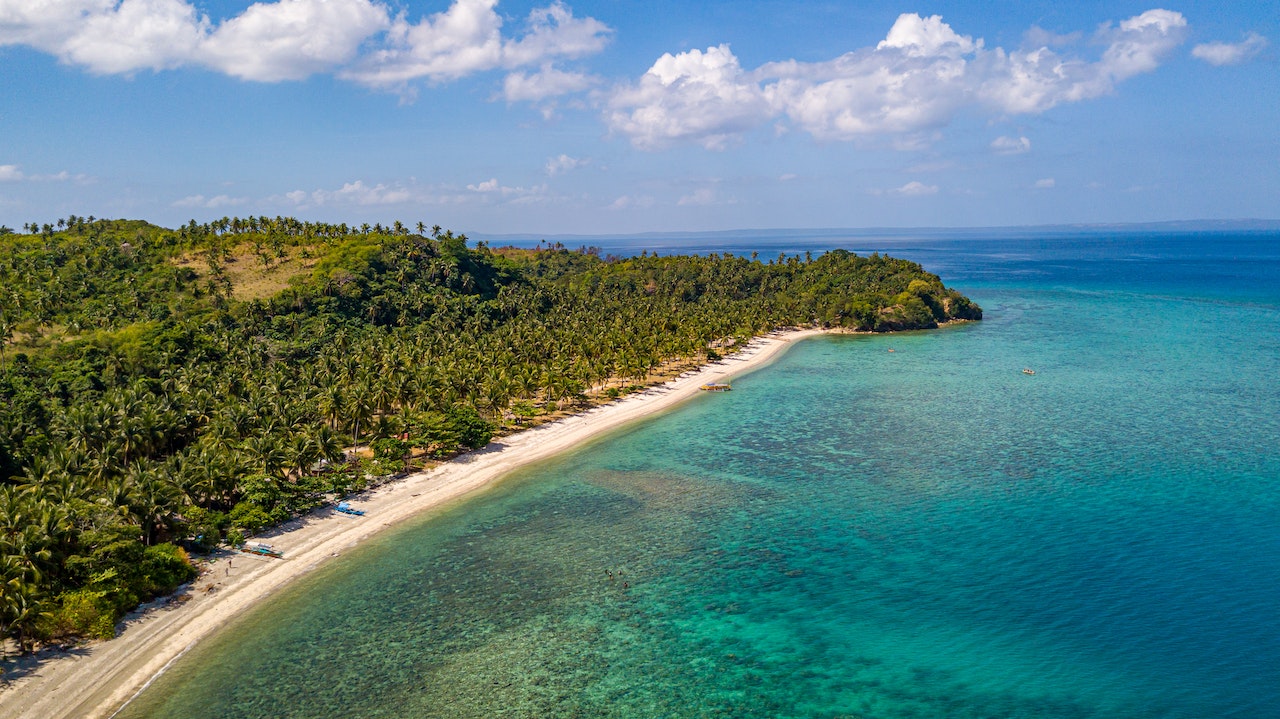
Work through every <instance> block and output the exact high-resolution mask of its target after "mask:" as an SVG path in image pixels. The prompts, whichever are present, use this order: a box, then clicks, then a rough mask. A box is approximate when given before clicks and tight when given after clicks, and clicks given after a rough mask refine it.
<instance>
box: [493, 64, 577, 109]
mask: <svg viewBox="0 0 1280 719" xmlns="http://www.w3.org/2000/svg"><path fill="white" fill-rule="evenodd" d="M595 83H596V80H595V79H594V78H592V77H589V76H587V75H585V74H582V73H577V72H564V71H561V70H557V69H556V68H554V67H551V65H550V64H547V65H544V66H543V67H542V69H540V70H539V71H537V72H534V73H528V74H526V73H524V72H513V73H511V74H509V75H507V77H506V78H505V79H504V80H503V81H502V96H503V98H504V99H506V101H507V102H541V101H543V100H546V99H548V98H552V97H559V96H561V95H567V94H569V93H572V92H580V91H582V90H586V89H587V88H589V87H591V86H592V85H593V84H595Z"/></svg>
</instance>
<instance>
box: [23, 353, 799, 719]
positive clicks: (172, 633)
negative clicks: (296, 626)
mask: <svg viewBox="0 0 1280 719" xmlns="http://www.w3.org/2000/svg"><path fill="white" fill-rule="evenodd" d="M818 334H823V331H822V330H791V331H786V332H778V333H774V334H772V335H768V336H764V337H758V338H756V339H754V340H752V342H751V343H749V344H748V345H747V347H746V348H745V349H743V350H742V351H740V352H738V353H736V354H733V355H730V356H728V357H726V358H725V359H724V360H721V361H719V362H716V363H713V364H709V365H705V366H703V367H702V368H700V369H699V370H697V371H696V372H693V373H690V374H686V375H683V376H681V377H678V378H676V379H674V380H671V381H668V382H666V383H664V384H661V385H656V386H654V387H651V388H649V389H648V390H646V391H644V392H641V393H638V394H636V395H631V396H629V397H626V398H624V399H622V400H619V401H617V402H614V403H612V404H608V405H604V406H601V407H597V408H595V409H592V410H589V411H587V412H584V413H582V414H577V415H573V416H571V417H567V418H565V419H562V420H559V421H557V422H553V423H550V424H545V425H541V426H539V427H536V428H533V429H529V430H525V431H523V432H519V433H516V434H513V435H509V436H507V437H503V438H501V439H500V440H498V441H496V442H495V443H493V444H490V445H489V447H487V448H485V449H484V450H480V451H477V452H472V453H470V454H467V455H463V456H462V457H459V458H457V459H455V460H454V461H452V462H448V463H445V464H443V465H441V466H439V467H436V468H434V469H432V470H430V471H427V472H421V473H417V474H413V475H410V476H409V477H407V478H405V479H402V480H400V481H397V482H394V483H391V484H388V485H384V486H382V487H379V488H377V489H376V490H373V491H371V492H370V493H369V494H368V496H367V497H366V498H365V499H362V500H361V501H360V506H361V508H362V509H365V510H366V511H367V514H366V515H365V516H364V517H358V518H356V517H347V516H344V515H341V514H338V513H337V512H334V511H333V510H332V509H331V508H330V509H322V510H317V511H315V512H312V513H311V514H309V515H307V516H305V517H301V518H298V519H295V520H293V521H291V522H288V523H286V524H285V525H282V526H281V527H277V528H275V529H274V530H272V531H270V532H268V533H267V534H266V535H264V536H266V537H269V538H270V541H271V543H272V544H273V545H274V546H275V547H276V548H278V549H280V550H282V551H283V552H284V554H285V557H287V559H285V560H283V561H281V560H278V559H272V558H267V557H253V556H250V555H246V554H237V553H228V555H227V556H224V557H222V558H219V559H218V560H216V561H214V562H212V563H211V564H209V567H208V571H207V572H205V573H204V574H203V575H202V576H201V577H200V578H199V579H198V580H196V582H195V583H194V584H193V585H192V586H191V587H190V589H189V590H188V591H187V592H185V593H184V594H183V595H181V596H180V597H179V599H180V601H176V602H175V601H171V600H160V602H158V603H157V604H159V606H153V607H151V608H149V609H147V610H145V611H143V612H141V613H140V614H137V615H130V617H129V618H127V619H126V620H125V629H124V631H123V632H121V634H120V635H119V636H118V637H116V638H115V639H113V640H110V641H105V642H95V643H92V644H89V645H87V646H85V647H83V648H82V649H78V650H76V651H75V652H73V653H68V654H63V655H60V656H56V657H53V658H45V659H42V660H41V661H40V662H39V663H37V664H35V665H34V666H32V667H31V670H30V672H29V673H27V674H26V675H24V676H21V677H19V678H17V679H14V680H12V681H9V682H5V683H4V684H3V685H0V719H11V718H12V719H18V718H20V717H32V718H35V717H39V718H41V719H70V718H72V717H77V718H78V717H86V718H97V717H109V716H111V715H112V714H114V713H115V712H117V711H118V710H119V709H120V707H122V706H123V705H124V704H126V703H127V702H128V701H129V700H130V699H131V698H132V697H134V696H136V695H137V694H138V692H140V691H141V690H142V689H144V688H145V687H146V686H147V685H148V684H149V683H150V682H151V681H152V680H153V679H154V678H155V677H156V676H158V675H159V674H160V673H161V672H163V671H164V669H165V668H167V667H168V666H169V665H170V664H171V663H172V662H173V661H174V660H176V659H177V658H178V657H180V656H181V655H182V654H183V653H185V652H186V651H187V650H188V649H189V648H191V647H192V646H193V645H194V644H195V643H196V642H198V641H199V640H201V639H203V638H205V637H207V636H209V635H210V634H212V633H213V632H215V631H217V630H218V629H219V628H221V627H222V626H224V625H225V624H226V623H227V622H229V621H230V620H231V619H233V618H234V617H236V616H237V615H239V614H241V613H243V612H245V611H248V610H250V609H251V608H252V607H253V606H255V605H256V604H257V603H258V602H260V601H261V600H263V599H264V598H265V597H267V596H268V595H270V594H271V593H272V592H274V591H276V590H277V589H279V588H281V587H283V586H285V585H286V584H287V583H289V582H290V581H291V580H293V579H296V578H297V577H299V576H302V575H303V574H306V573H308V572H310V571H311V570H312V569H315V568H316V567H318V566H320V565H321V564H322V563H324V562H325V561H327V560H329V559H331V558H333V557H337V556H340V555H341V554H342V553H343V552H344V551H345V550H346V549H348V548H350V547H352V546H354V545H356V544H358V543H359V542H361V541H362V540H364V539H366V538H368V537H370V536H372V535H374V534H376V533H378V532H380V531H382V530H384V529H386V528H388V527H390V526H392V525H395V524H398V523H400V522H402V521H404V520H406V519H409V518H411V517H413V516H416V515H418V514H420V513H422V512H424V511H426V510H429V509H434V508H437V507H440V506H442V505H444V504H446V503H448V502H451V501H454V500H457V499H459V498H461V497H463V496H465V495H468V494H471V493H473V492H475V491H477V490H479V489H482V488H484V487H487V486H490V485H491V484H492V483H493V482H494V481H495V480H497V479H498V478H500V477H502V476H503V475H505V474H507V473H509V472H511V471H512V470H515V469H517V468H519V467H522V466H524V465H527V464H531V463H534V462H539V461H542V460H545V459H548V458H550V457H552V456H554V455H556V454H559V453H561V452H564V451H567V450H569V449H572V448H574V447H576V446H578V445H580V444H581V443H582V442H584V441H587V440H589V439H593V438H595V437H597V436H599V435H601V434H603V433H606V432H609V431H612V430H614V429H616V428H618V427H621V426H622V425H624V424H626V423H629V422H631V421H634V420H637V419H640V418H642V417H646V416H649V415H652V414H655V413H657V412H660V411H662V410H665V409H668V408H670V407H672V406H674V405H676V404H679V403H680V402H682V401H684V400H687V399H689V398H690V397H692V396H694V395H696V394H697V393H698V388H699V387H700V386H701V385H703V384H706V383H711V382H717V381H723V380H725V379H727V378H730V377H733V376H736V375H739V374H742V373H743V372H746V371H748V370H753V369H757V368H759V367H762V366H764V365H765V364H767V363H768V362H769V361H771V360H772V359H774V358H775V357H776V356H777V355H778V354H780V353H781V352H782V351H783V350H784V349H786V348H787V347H789V346H790V344H791V343H792V342H794V341H796V340H799V339H804V338H806V337H811V336H814V335H818Z"/></svg>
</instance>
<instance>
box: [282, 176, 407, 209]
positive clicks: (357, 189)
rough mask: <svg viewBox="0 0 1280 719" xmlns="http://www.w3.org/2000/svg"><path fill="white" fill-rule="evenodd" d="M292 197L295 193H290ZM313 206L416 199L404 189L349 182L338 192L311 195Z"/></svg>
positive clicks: (382, 203)
mask: <svg viewBox="0 0 1280 719" xmlns="http://www.w3.org/2000/svg"><path fill="white" fill-rule="evenodd" d="M290 194H291V195H292V194H293V193H290ZM309 199H310V200H311V204H313V205H360V206H369V205H399V204H402V203H405V202H409V201H411V200H413V199H414V197H413V193H412V192H410V191H409V190H408V189H407V188H404V187H392V186H390V185H384V184H382V183H379V184H376V185H374V186H372V187H370V186H368V185H366V184H364V181H363V180H356V181H355V182H348V183H346V184H344V185H343V186H342V187H341V188H340V189H337V190H316V191H315V192H312V193H311V197H310V198H309Z"/></svg>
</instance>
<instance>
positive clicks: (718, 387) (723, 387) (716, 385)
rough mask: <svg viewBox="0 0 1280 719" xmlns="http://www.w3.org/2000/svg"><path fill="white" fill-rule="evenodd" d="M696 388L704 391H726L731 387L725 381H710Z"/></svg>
mask: <svg viewBox="0 0 1280 719" xmlns="http://www.w3.org/2000/svg"><path fill="white" fill-rule="evenodd" d="M698 389H700V390H702V391H704V392H728V391H729V390H731V389H733V388H732V387H730V386H729V385H728V384H726V383H721V382H712V383H711V384H704V385H702V386H701V387H699V388H698Z"/></svg>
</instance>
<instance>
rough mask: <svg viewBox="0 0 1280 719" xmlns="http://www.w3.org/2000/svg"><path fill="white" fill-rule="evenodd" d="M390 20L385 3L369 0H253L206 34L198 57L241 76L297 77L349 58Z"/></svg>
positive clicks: (264, 79) (262, 78)
mask: <svg viewBox="0 0 1280 719" xmlns="http://www.w3.org/2000/svg"><path fill="white" fill-rule="evenodd" d="M390 22H391V21H390V18H389V17H388V14H387V9H386V7H385V6H383V5H381V4H374V3H372V2H370V1H369V0H280V1H279V2H275V3H255V4H253V5H250V6H249V8H248V9H247V10H245V11H244V12H243V13H241V14H240V15H238V16H236V17H233V18H231V19H230V20H227V21H226V22H224V23H223V24H222V25H221V26H219V27H218V29H217V31H215V32H214V33H212V35H210V36H209V37H208V38H206V39H205V41H204V42H203V44H202V46H201V48H200V58H201V61H202V62H203V63H204V64H207V65H210V66H212V67H214V68H216V69H218V70H220V71H222V72H225V73H227V74H228V75H233V76H235V77H239V78H242V79H245V80H257V81H262V82H278V81H281V80H301V79H304V78H306V77H309V76H310V75H313V74H315V73H318V72H325V71H328V70H331V69H333V68H335V67H338V66H340V65H343V64H345V63H347V62H350V61H351V60H352V59H353V58H354V57H355V55H356V51H357V50H358V49H359V48H360V44H361V43H362V42H364V41H365V39H366V38H368V37H369V36H371V35H373V34H374V33H376V32H379V31H381V30H385V29H387V28H388V27H389V26H390Z"/></svg>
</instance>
